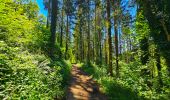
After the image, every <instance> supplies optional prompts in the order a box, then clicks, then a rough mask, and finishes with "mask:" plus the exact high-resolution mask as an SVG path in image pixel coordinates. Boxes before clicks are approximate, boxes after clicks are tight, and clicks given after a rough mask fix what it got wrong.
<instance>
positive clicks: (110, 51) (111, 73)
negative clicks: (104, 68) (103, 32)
mask: <svg viewBox="0 0 170 100" xmlns="http://www.w3.org/2000/svg"><path fill="white" fill-rule="evenodd" d="M107 23H108V27H107V31H108V43H109V62H108V63H109V71H108V72H109V74H110V75H111V76H113V68H112V38H111V21H110V0H107Z"/></svg>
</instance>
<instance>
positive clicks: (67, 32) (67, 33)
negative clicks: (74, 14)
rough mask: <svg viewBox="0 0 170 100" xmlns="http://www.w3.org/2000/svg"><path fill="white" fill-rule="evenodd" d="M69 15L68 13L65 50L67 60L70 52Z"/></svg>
mask: <svg viewBox="0 0 170 100" xmlns="http://www.w3.org/2000/svg"><path fill="white" fill-rule="evenodd" d="M68 20H69V19H68V15H67V26H66V50H65V59H66V60H67V56H68V54H67V52H68V41H69V40H68V39H69V31H68V25H69V21H68Z"/></svg>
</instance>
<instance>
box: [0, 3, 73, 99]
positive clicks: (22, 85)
mask: <svg viewBox="0 0 170 100" xmlns="http://www.w3.org/2000/svg"><path fill="white" fill-rule="evenodd" d="M0 6H1V7H0V84H1V85H0V99H28V100H37V99H38V100H39V99H40V100H51V99H54V98H57V99H61V98H63V97H64V92H65V89H63V88H65V86H66V84H67V80H68V78H69V76H70V73H69V72H70V66H71V65H70V64H69V62H66V61H63V60H56V61H55V62H51V60H50V58H49V57H48V56H46V54H47V50H48V46H47V44H48V40H49V35H50V32H49V29H46V28H45V21H44V20H45V18H44V17H43V16H42V15H40V16H38V6H37V4H36V3H35V2H32V1H31V0H28V1H22V0H17V1H15V2H14V1H13V0H0Z"/></svg>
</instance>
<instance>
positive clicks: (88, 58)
mask: <svg viewBox="0 0 170 100" xmlns="http://www.w3.org/2000/svg"><path fill="white" fill-rule="evenodd" d="M88 8H89V9H88V35H87V41H88V51H87V63H88V64H90V0H88Z"/></svg>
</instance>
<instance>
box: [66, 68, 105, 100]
mask: <svg viewBox="0 0 170 100" xmlns="http://www.w3.org/2000/svg"><path fill="white" fill-rule="evenodd" d="M66 100H107V98H106V96H105V95H104V94H102V93H101V92H100V91H99V86H98V85H97V83H96V82H95V81H94V80H93V79H92V77H90V76H89V75H87V74H86V73H85V72H83V71H82V70H81V69H80V68H78V67H77V66H76V65H73V67H72V70H71V80H70V85H69V87H68V91H67V97H66Z"/></svg>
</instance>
